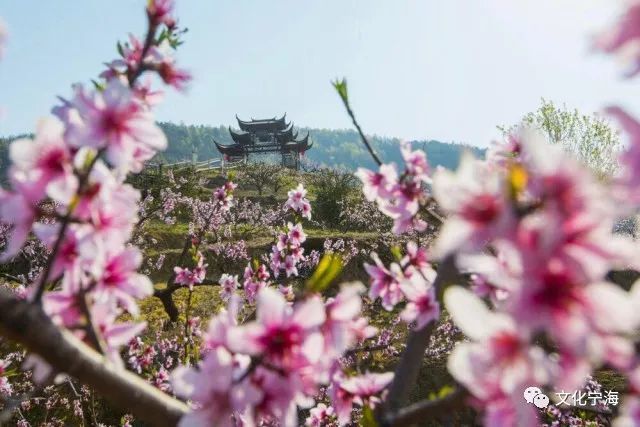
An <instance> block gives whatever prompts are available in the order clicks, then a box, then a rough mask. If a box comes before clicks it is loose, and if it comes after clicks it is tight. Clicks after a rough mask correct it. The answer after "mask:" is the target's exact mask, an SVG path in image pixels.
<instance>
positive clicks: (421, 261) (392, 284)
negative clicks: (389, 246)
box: [364, 242, 440, 329]
mask: <svg viewBox="0 0 640 427" xmlns="http://www.w3.org/2000/svg"><path fill="white" fill-rule="evenodd" d="M371 257H372V258H373V260H374V262H375V265H372V264H366V263H365V265H364V268H365V270H366V271H367V273H368V274H369V277H370V282H371V287H370V288H369V297H370V298H371V299H373V300H375V299H376V298H380V300H381V302H382V307H383V308H384V309H385V310H388V311H391V310H392V309H393V308H394V307H395V306H396V305H397V304H399V303H400V302H402V301H406V305H405V308H404V310H403V311H402V313H401V314H400V317H401V318H402V320H404V321H405V322H407V323H413V322H415V327H416V329H422V328H424V327H425V326H426V325H427V324H428V323H430V322H432V321H434V320H437V319H438V317H439V316H440V304H439V303H438V301H437V299H436V295H435V288H434V286H433V281H434V279H435V276H436V272H435V271H434V270H433V268H432V267H431V265H430V263H429V262H428V260H427V253H426V250H425V249H424V248H421V247H419V246H418V245H416V244H415V243H414V242H409V243H408V244H407V251H406V255H405V256H403V257H402V259H400V261H399V262H393V263H391V264H390V265H389V267H388V268H387V267H386V266H385V265H384V264H383V263H382V261H381V260H380V258H379V257H378V254H376V253H375V252H373V253H372V254H371Z"/></svg>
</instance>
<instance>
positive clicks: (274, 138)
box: [213, 114, 313, 170]
mask: <svg viewBox="0 0 640 427" xmlns="http://www.w3.org/2000/svg"><path fill="white" fill-rule="evenodd" d="M285 117H286V114H285V115H284V116H282V117H281V118H279V119H276V118H275V117H274V118H272V119H260V120H255V119H253V118H252V119H251V121H244V120H240V119H239V118H238V116H236V120H238V127H239V128H240V132H236V131H234V130H233V129H231V127H229V134H231V139H233V144H229V145H222V144H220V143H218V142H217V141H215V140H214V141H213V143H214V144H215V145H216V147H217V148H218V151H220V153H221V154H222V155H223V158H224V160H229V161H237V160H244V161H247V160H248V158H249V154H260V153H280V154H281V155H282V166H284V167H288V168H292V169H296V170H297V169H299V167H300V156H301V155H303V154H304V153H305V151H307V150H308V149H310V148H311V146H312V145H313V143H312V142H310V141H309V133H308V132H307V135H306V136H305V137H304V138H301V139H297V138H298V132H296V131H294V130H293V123H287V122H286V120H285Z"/></svg>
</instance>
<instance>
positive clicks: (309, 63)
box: [0, 0, 640, 146]
mask: <svg viewBox="0 0 640 427" xmlns="http://www.w3.org/2000/svg"><path fill="white" fill-rule="evenodd" d="M177 3H178V7H177V14H178V16H179V18H180V21H181V23H182V24H183V25H185V26H187V27H189V29H190V31H189V33H188V34H187V35H186V38H185V40H186V43H185V45H184V46H183V47H182V48H181V49H180V52H179V58H180V62H181V64H182V65H183V66H184V67H185V68H187V69H189V70H190V71H191V72H192V73H193V75H194V77H195V80H194V81H193V83H192V85H191V88H190V90H189V92H188V93H187V94H186V95H182V94H177V93H169V94H168V96H167V97H166V100H165V103H164V104H163V105H162V106H161V107H160V108H159V109H158V110H157V117H158V119H160V120H172V121H175V122H184V123H188V124H191V123H193V124H211V125H218V124H232V123H233V121H234V115H235V114H236V113H238V114H239V116H240V117H241V118H249V117H251V116H253V117H256V118H258V117H270V116H273V115H280V114H281V113H283V112H285V111H286V112H287V113H288V117H290V118H291V119H292V120H294V122H295V123H296V124H299V125H301V126H312V127H326V128H345V127H349V122H348V119H347V118H346V116H345V114H344V111H343V109H342V107H341V105H340V104H339V100H338V98H337V96H336V95H335V93H334V92H333V89H332V88H331V85H330V81H331V80H332V79H333V78H335V77H341V76H346V77H347V79H348V81H349V85H350V94H351V98H352V99H353V104H354V107H355V110H356V112H357V114H358V116H359V118H360V120H361V122H362V125H363V127H364V128H365V130H366V131H367V132H368V133H375V134H380V135H389V136H398V137H402V138H408V139H438V140H442V141H456V142H467V143H471V144H475V145H481V146H484V145H486V144H487V143H488V142H490V141H491V139H492V138H494V137H495V136H497V131H496V129H495V126H496V125H499V124H511V123H514V122H516V121H517V120H518V119H519V118H520V117H521V116H522V115H523V114H525V113H526V112H528V111H531V110H533V109H535V108H536V107H537V105H538V104H539V100H540V98H541V97H545V98H547V99H550V100H553V101H556V102H559V103H566V104H567V105H568V106H570V107H577V108H579V109H580V110H583V111H585V112H593V111H597V110H599V109H600V108H601V107H602V106H604V105H607V104H609V103H612V102H614V103H620V104H622V105H624V106H626V107H628V108H630V109H631V110H633V111H636V112H640V105H638V99H640V97H639V96H638V95H640V84H638V83H634V82H625V81H623V80H621V79H620V78H619V74H620V73H619V69H618V68H617V66H616V64H615V63H614V62H613V61H612V60H611V59H608V58H604V57H602V56H600V55H594V54H590V53H589V49H588V43H589V37H590V35H592V34H594V33H595V32H596V31H597V30H598V29H600V28H602V27H603V26H605V25H606V24H607V23H608V22H610V20H611V19H612V18H613V17H614V16H615V15H616V13H617V12H618V11H619V10H617V9H616V5H615V2H611V1H607V0H562V1H558V0H422V1H418V0H413V1H410V0H396V1H391V0H357V1H356V0H323V1H320V0H306V1H300V0H271V1H258V0H254V1H249V0H222V1H212V0H178V1H177ZM143 5H144V1H142V0H135V1H134V0H117V1H110V2H107V1H104V0H103V1H97V0H83V1H80V0H64V1H41V0H19V1H18V0H0V16H1V17H2V18H3V19H4V21H6V23H7V26H8V27H9V31H10V39H9V46H8V49H7V52H6V55H5V58H4V60H3V61H2V62H0V106H2V108H3V110H4V112H3V115H2V118H0V135H7V134H13V133H19V132H26V131H30V130H32V129H33V128H34V126H35V123H36V121H37V119H38V117H40V116H42V115H45V114H47V113H48V111H49V109H50V107H51V106H52V105H53V104H54V102H55V96H56V95H63V96H66V95H68V94H69V93H70V88H69V86H70V85H71V84H72V83H74V82H87V81H88V80H89V79H90V78H92V77H94V76H95V75H96V74H97V73H98V72H99V71H100V69H101V63H102V62H105V61H106V60H109V59H111V58H113V57H114V56H115V42H116V40H118V39H120V40H124V39H125V37H126V35H127V34H128V33H129V32H134V33H136V34H139V33H142V32H143V29H144V14H143Z"/></svg>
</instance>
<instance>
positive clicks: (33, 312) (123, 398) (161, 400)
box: [0, 290, 189, 426]
mask: <svg viewBox="0 0 640 427" xmlns="http://www.w3.org/2000/svg"><path fill="white" fill-rule="evenodd" d="M0 334H2V335H3V336H5V337H7V338H9V339H11V340H14V341H16V342H18V343H20V344H22V345H24V346H25V347H26V348H27V350H29V351H30V352H32V353H35V354H37V355H38V356H40V357H41V358H42V359H43V360H45V361H46V362H47V363H48V364H50V365H51V366H52V367H53V368H54V369H56V370H58V371H60V372H64V373H66V374H68V375H70V376H72V377H74V378H76V379H77V380H78V381H80V382H81V383H83V384H86V385H88V386H89V387H91V388H92V389H94V390H95V391H96V392H98V393H99V394H100V395H102V396H103V397H105V398H106V399H107V400H109V401H110V402H111V403H112V404H114V405H115V406H117V407H119V408H121V409H122V410H124V411H127V412H131V413H132V414H133V415H135V417H136V418H140V419H141V420H144V421H146V422H148V423H149V424H150V425H154V426H175V425H176V424H177V423H178V421H179V419H180V418H181V417H182V416H183V415H184V414H186V413H187V412H188V410H189V409H188V407H187V406H186V405H185V404H184V403H183V402H181V401H179V400H177V399H174V398H172V397H170V396H168V395H166V394H164V393H162V392H161V391H160V390H158V389H156V388H155V387H153V386H152V385H150V384H148V383H147V382H145V381H144V380H143V379H142V378H140V377H138V376H136V375H135V374H133V373H131V372H128V371H126V370H124V369H123V368H118V367H116V366H114V365H113V364H111V363H110V362H108V361H106V359H105V358H104V357H102V356H101V355H99V354H98V353H96V352H95V351H93V350H92V349H91V348H89V347H88V346H87V345H86V344H84V343H83V342H81V341H80V340H79V339H77V338H76V337H75V336H74V335H73V334H71V333H70V332H68V331H64V330H61V329H60V328H58V327H57V326H56V325H54V324H53V322H52V321H51V319H50V318H49V317H47V316H46V314H45V313H44V312H43V311H42V309H41V308H40V307H39V306H38V305H36V304H31V303H29V302H27V301H24V300H20V299H18V298H17V297H15V296H14V295H12V294H10V293H9V292H7V291H3V290H0Z"/></svg>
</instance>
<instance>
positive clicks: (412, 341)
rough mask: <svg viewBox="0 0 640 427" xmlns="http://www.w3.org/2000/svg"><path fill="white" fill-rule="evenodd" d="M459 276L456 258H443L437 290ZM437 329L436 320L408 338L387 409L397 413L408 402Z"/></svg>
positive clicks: (441, 290)
mask: <svg viewBox="0 0 640 427" xmlns="http://www.w3.org/2000/svg"><path fill="white" fill-rule="evenodd" d="M458 277H459V272H458V269H457V268H456V265H455V259H454V257H452V256H449V257H447V258H445V259H444V260H443V262H442V263H441V264H440V265H439V267H438V275H437V276H436V279H435V280H434V282H433V286H434V287H435V289H436V292H437V293H438V295H439V299H441V298H440V296H441V295H442V292H443V288H444V286H445V285H446V284H447V283H450V282H452V281H454V280H456V279H457V278H458ZM434 329H435V322H431V323H429V324H428V325H427V326H425V327H424V328H422V329H420V330H417V331H413V332H411V333H410V334H409V338H408V339H407V347H406V348H405V350H404V352H403V353H402V356H401V358H400V362H398V366H397V367H396V372H395V376H394V378H393V382H392V383H391V385H390V386H389V397H388V399H387V401H386V411H387V412H390V413H395V412H397V411H399V410H400V408H401V407H402V405H403V404H404V402H406V400H407V398H408V396H409V393H410V392H411V390H412V388H413V386H414V384H415V382H416V379H417V378H418V372H419V371H420V367H421V366H422V359H423V358H424V352H425V351H426V349H427V346H428V345H429V338H430V337H431V333H432V332H433V330H434Z"/></svg>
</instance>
